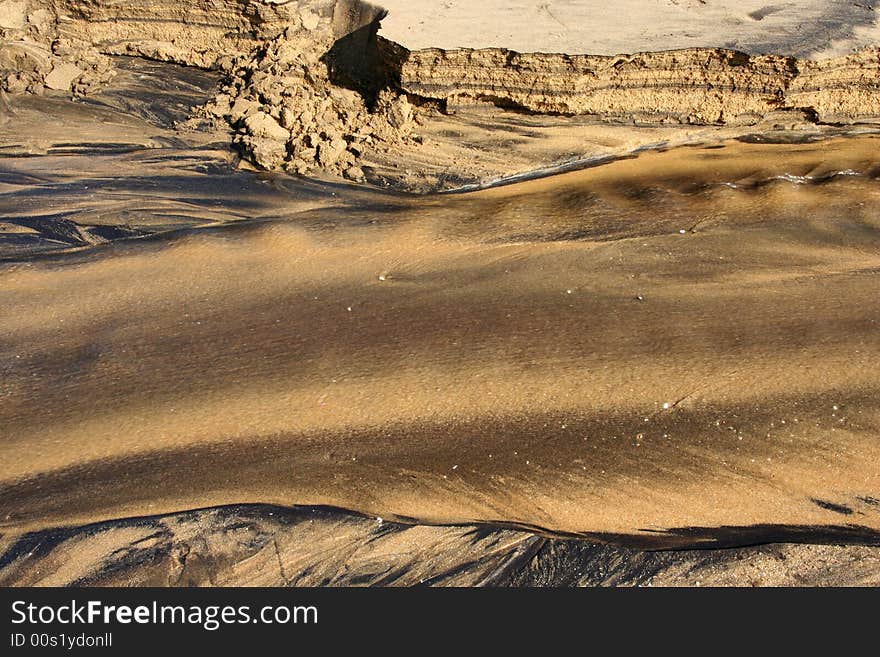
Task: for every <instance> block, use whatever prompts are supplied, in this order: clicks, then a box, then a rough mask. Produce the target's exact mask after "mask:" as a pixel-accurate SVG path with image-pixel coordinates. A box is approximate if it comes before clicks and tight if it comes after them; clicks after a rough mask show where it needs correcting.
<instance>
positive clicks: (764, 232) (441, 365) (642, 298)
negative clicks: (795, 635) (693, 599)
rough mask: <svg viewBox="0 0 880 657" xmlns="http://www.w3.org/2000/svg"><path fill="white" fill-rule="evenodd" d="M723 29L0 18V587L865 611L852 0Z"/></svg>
mask: <svg viewBox="0 0 880 657" xmlns="http://www.w3.org/2000/svg"><path fill="white" fill-rule="evenodd" d="M525 4H526V3H519V4H518V3H512V4H510V6H509V11H513V12H514V14H516V12H517V11H519V13H518V14H516V15H517V16H519V18H518V19H517V20H525V18H524V17H527V16H528V15H529V14H528V12H526V10H525V9H524V7H525ZM624 4H626V3H624ZM747 4H748V3H743V7H742V8H741V9H736V8H731V6H732V5H731V3H720V2H710V1H707V2H705V3H684V2H682V3H672V4H670V3H662V2H657V3H647V4H645V7H646V9H645V14H644V16H643V18H644V20H645V21H647V18H645V17H647V16H652V15H655V14H656V13H657V12H660V13H664V12H666V13H664V15H667V14H668V13H669V12H673V13H675V12H679V13H681V12H683V13H684V14H685V15H688V16H696V17H697V18H695V19H694V21H695V22H694V25H695V26H696V27H699V26H700V25H703V24H704V23H701V22H700V21H702V20H703V18H705V20H706V21H710V20H715V19H716V18H717V16H718V12H723V11H726V12H728V14H730V15H733V14H736V15H737V16H739V14H740V13H742V11H745V10H746V9H748V12H751V14H749V15H750V16H751V18H749V19H748V20H749V21H751V23H749V24H748V25H747V26H748V28H749V29H748V30H746V29H745V28H743V29H742V30H739V31H738V29H731V35H732V36H731V39H732V43H726V42H724V43H719V42H714V41H711V42H710V41H703V40H701V37H699V35H700V34H703V35H705V34H707V32H706V31H705V30H704V32H702V33H701V32H699V30H696V27H695V30H696V31H695V32H694V34H695V35H696V36H693V38H691V37H688V39H689V40H688V39H684V41H686V43H685V42H682V39H681V38H679V36H680V35H679V36H675V34H672V33H670V34H672V36H670V35H668V34H667V35H666V36H663V35H661V34H659V33H660V32H664V31H665V30H666V28H663V23H662V21H661V22H660V23H658V24H657V26H656V30H655V32H656V33H653V32H650V31H647V32H644V34H643V36H645V40H641V41H640V40H639V39H635V38H633V39H631V40H630V41H628V42H627V43H632V44H633V45H634V47H633V48H628V49H627V50H626V51H628V52H638V50H639V49H643V50H644V52H642V54H634V55H616V54H612V53H611V52H609V51H607V50H606V48H605V46H603V47H602V48H598V47H597V49H596V50H595V51H592V54H589V53H590V52H591V51H590V49H589V48H586V47H585V49H584V50H583V51H582V52H586V53H588V54H579V52H581V51H569V52H570V54H569V55H560V54H546V53H541V52H538V51H540V50H548V49H549V48H546V49H545V48H538V47H536V48H534V50H535V52H531V53H529V52H523V53H518V52H514V51H512V50H505V49H503V48H499V47H497V44H495V43H493V42H492V39H490V38H488V37H487V38H486V39H485V40H484V41H482V42H481V41H479V40H471V41H469V42H462V43H457V42H456V43H454V44H452V43H449V42H448V41H446V37H447V36H450V34H449V33H447V32H445V31H444V30H439V31H438V34H437V38H438V42H437V43H435V44H433V45H437V46H439V47H437V48H428V49H426V48H422V46H421V45H420V44H419V41H418V38H417V32H412V33H411V34H410V36H409V37H407V38H408V39H410V40H409V41H406V40H403V41H404V42H403V43H397V42H395V41H393V40H391V38H392V37H390V36H388V37H387V38H386V36H383V34H384V32H383V31H382V29H381V25H382V21H384V20H386V19H385V18H384V10H382V9H381V8H379V7H376V6H373V5H368V4H364V3H359V2H354V1H351V2H347V1H346V2H342V1H340V2H336V1H333V0H327V1H314V2H312V1H305V0H302V1H298V2H288V3H281V2H268V1H258V0H249V1H244V2H233V1H231V0H217V1H214V2H191V3H171V2H163V1H157V2H154V3H150V4H149V6H146V5H140V4H137V3H135V4H132V3H122V2H111V1H110V0H97V1H96V2H90V3H76V2H66V1H64V0H44V1H37V0H15V1H11V0H5V1H3V2H0V31H2V34H0V37H2V38H0V69H2V74H0V89H2V90H0V454H2V457H0V535H2V539H0V540H2V549H0V553H2V554H3V556H2V558H0V583H6V584H12V585H33V584H44V585H48V584H56V585H63V584H77V583H90V584H114V585H118V584H136V585H146V584H156V585H177V584H231V585H240V584H267V585H329V584H335V585H356V584H373V585H391V584H400V585H412V584H419V583H430V584H461V585H553V584H559V585H563V584H564V585H575V584H579V585H597V584H607V585H616V584H633V585H636V584H652V585H665V584H669V585H695V584H696V583H697V582H700V583H706V584H719V585H720V584H724V585H728V584H740V585H750V584H756V585H774V584H779V585H796V584H814V585H829V584H839V585H850V584H851V585H855V584H869V585H876V584H877V577H876V573H877V568H876V564H877V559H878V556H877V554H878V553H877V550H878V549H880V502H878V500H880V466H878V464H880V442H878V437H880V401H878V400H880V396H878V386H880V379H878V367H877V363H878V362H880V332H878V322H880V294H878V292H880V286H878V283H880V279H878V274H880V255H878V254H880V187H878V179H880V155H878V153H880V149H878V145H880V134H878V130H880V123H878V118H880V106H878V101H877V98H878V67H880V59H878V50H877V42H876V41H871V38H870V35H871V34H872V32H871V30H872V29H873V23H871V22H870V21H868V20H867V19H866V18H865V16H864V15H863V13H864V12H863V11H862V10H863V9H864V8H865V7H867V6H869V5H870V4H871V3H867V4H865V5H864V6H860V7H861V8H859V9H852V8H851V9H845V8H844V7H843V4H842V3H821V5H822V6H821V7H820V6H819V5H820V3H803V5H804V6H803V7H802V9H803V12H802V14H800V15H801V16H802V18H803V17H808V16H813V15H814V14H816V15H817V16H821V17H822V20H821V21H819V22H818V23H815V24H816V25H818V27H816V29H815V30H813V32H810V31H809V30H807V31H805V32H804V35H803V37H804V39H805V41H804V42H803V43H801V44H800V45H798V44H795V43H794V42H791V41H787V39H788V38H789V37H790V36H791V35H792V34H793V32H792V31H791V29H790V28H791V25H790V24H789V23H790V22H791V21H792V20H794V19H793V18H792V17H793V16H795V14H794V13H792V12H790V11H788V10H783V9H780V10H779V11H775V10H774V11H769V9H770V8H766V7H765V8H762V7H757V6H756V7H754V8H752V7H751V6H750V5H749V7H745V5H747ZM415 5H422V3H414V5H413V6H412V7H410V9H405V10H403V11H402V13H403V14H404V15H409V14H407V13H406V12H409V11H412V10H413V7H415ZM520 5H522V6H520ZM533 5H534V3H531V4H529V6H530V7H532V8H534V6H533ZM563 5H565V7H567V8H568V10H570V12H573V13H570V14H568V15H567V14H565V12H564V11H563V12H561V13H560V12H559V10H560V9H564V8H565V7H563ZM588 5H589V6H592V4H591V3H562V2H555V3H543V5H542V7H543V9H541V10H540V11H543V12H545V13H546V11H549V12H550V13H552V14H553V15H554V16H556V17H557V18H559V19H561V20H562V21H563V22H564V21H565V20H567V18H566V16H568V17H571V16H577V15H579V14H578V12H580V11H582V10H584V8H585V7H587V6H588ZM673 5H674V6H673ZM455 6H456V5H455V3H446V4H444V5H442V7H441V6H439V5H438V7H437V8H436V12H439V13H438V14H437V15H441V14H442V13H443V12H445V11H447V10H451V9H450V8H454V7H455ZM847 6H848V5H847ZM823 7H824V8H823ZM517 8H519V9H517ZM393 9H394V7H392V10H393ZM422 11H424V12H428V13H425V14H423V15H424V16H431V15H433V14H431V13H430V12H429V9H427V8H425V7H424V6H422ZM431 11H434V10H431ZM462 11H464V10H462ZM499 11H500V10H499ZM505 11H507V10H505ZM865 11H867V10H865ZM524 12H525V13H524ZM651 12H654V13H655V14H652V13H651ZM731 12H732V13H731ZM810 12H813V13H810ZM752 14H753V15H752ZM462 15H466V12H464V13H463V14H462ZM669 15H671V14H669ZM700 16H702V17H703V18H699V17H700ZM698 18H699V20H697V19H698ZM670 20H671V19H670ZM803 20H806V18H803ZM811 20H812V19H811ZM818 20H819V19H816V21H818ZM786 21H788V22H786ZM822 21H824V22H822ZM514 22H515V21H514ZM417 24H418V23H412V25H417ZM453 24H454V21H453V22H452V23H450V25H453ZM810 24H811V25H813V23H810ZM706 25H708V23H706ZM786 25H788V27H786ZM749 30H751V31H749ZM762 30H765V31H766V33H765V32H762ZM786 30H788V31H786ZM823 30H824V31H823ZM817 32H821V33H822V35H824V36H821V35H820V36H816V33H817ZM499 33H500V32H499ZM771 33H772V34H773V35H775V37H774V38H776V39H777V40H776V41H772V40H771V41H766V40H765V41H762V40H761V39H764V38H765V37H766V36H767V34H771ZM574 34H575V33H574V32H571V31H568V32H565V33H564V34H563V35H562V37H564V39H568V38H569V37H571V38H575V37H574V36H572V35H574ZM621 34H623V33H621ZM762 35H763V36H762ZM467 36H468V35H467V32H465V31H463V32H461V39H463V40H465V41H467V39H466V38H465V37H467ZM618 36H620V34H619V35H618ZM667 36H669V39H667V38H666V37H667ZM661 37H662V38H661ZM664 39H666V40H664ZM670 39H671V41H670ZM807 41H809V43H807ZM561 42H562V41H560V43H561ZM523 43H528V41H527V40H526V41H524V42H523ZM544 43H548V44H551V45H552V44H553V43H556V42H555V41H553V40H552V39H550V40H549V41H545V42H544ZM609 43H611V41H607V43H606V44H605V45H606V46H607V45H608V44H609ZM761 43H763V44H764V46H766V47H764V46H761V47H759V45H760V44H761ZM786 43H787V44H788V45H785V46H784V45H782V44H786ZM844 43H846V44H847V45H843V44H844ZM643 44H648V45H647V46H643ZM652 44H653V45H652ZM750 44H751V45H750ZM756 44H758V45H756ZM767 44H771V45H772V46H773V47H770V45H767ZM516 45H517V44H516V43H511V44H510V46H511V47H514V46H516ZM454 46H455V47H456V48H454ZM457 46H461V48H457ZM608 47H609V48H610V46H608ZM740 47H741V49H740V50H735V49H734V48H740ZM444 48H445V49H444ZM669 48H686V49H677V50H670V49H669ZM749 546H751V547H749ZM755 546H757V547H755ZM719 548H728V549H725V550H721V549H719ZM734 548H735V549H734ZM657 550H660V552H658V551H657Z"/></svg>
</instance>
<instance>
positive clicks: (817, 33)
mask: <svg viewBox="0 0 880 657" xmlns="http://www.w3.org/2000/svg"><path fill="white" fill-rule="evenodd" d="M382 5H383V6H384V7H386V8H387V9H388V10H389V15H388V18H387V19H385V20H384V21H383V29H382V34H383V35H384V36H386V37H387V38H389V39H392V40H393V41H397V42H398V43H401V44H403V45H404V46H406V47H407V48H410V49H412V50H417V49H420V48H509V49H511V50H517V51H519V52H556V53H568V54H583V53H590V54H594V55H618V54H620V53H632V52H645V51H659V50H676V49H680V48H731V49H733V50H740V51H742V52H746V53H749V54H764V53H771V54H777V55H794V56H798V57H828V56H835V55H841V54H845V53H847V52H851V51H853V50H857V49H859V48H863V47H865V46H874V45H876V44H877V42H878V41H880V30H878V27H877V21H876V17H877V16H876V13H875V12H876V9H877V6H878V3H877V2H858V3H854V2H849V1H848V0H830V1H829V0H800V1H799V2H767V1H766V0H618V1H617V2H607V1H605V0H546V1H544V0H483V2H479V3H475V2H470V1H469V0H443V1H441V2H436V1H434V0H384V1H383V2H382Z"/></svg>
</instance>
